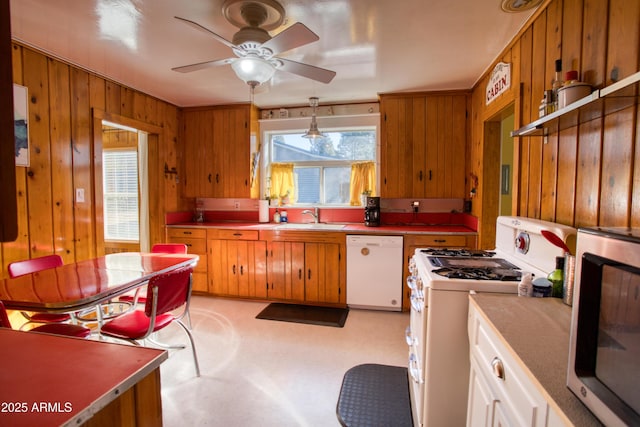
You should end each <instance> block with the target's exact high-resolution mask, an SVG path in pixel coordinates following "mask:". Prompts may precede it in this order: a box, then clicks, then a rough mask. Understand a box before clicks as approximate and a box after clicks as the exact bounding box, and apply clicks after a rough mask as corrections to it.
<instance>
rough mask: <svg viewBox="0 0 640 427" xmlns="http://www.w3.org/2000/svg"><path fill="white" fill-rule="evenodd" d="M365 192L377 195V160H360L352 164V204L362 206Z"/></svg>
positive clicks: (350, 189)
mask: <svg viewBox="0 0 640 427" xmlns="http://www.w3.org/2000/svg"><path fill="white" fill-rule="evenodd" d="M363 193H366V194H367V195H369V196H375V195H376V164H375V162H358V163H353V164H352V165H351V183H350V186H349V194H350V196H351V197H350V202H349V203H350V204H351V206H360V205H361V203H360V197H361V196H362V194H363Z"/></svg>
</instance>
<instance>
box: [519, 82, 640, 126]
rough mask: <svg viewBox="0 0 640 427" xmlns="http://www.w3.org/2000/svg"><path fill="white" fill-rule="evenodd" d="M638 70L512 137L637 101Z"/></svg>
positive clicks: (573, 123) (575, 121)
mask: <svg viewBox="0 0 640 427" xmlns="http://www.w3.org/2000/svg"><path fill="white" fill-rule="evenodd" d="M639 83H640V71H638V72H636V73H635V74H632V75H630V76H629V77H626V78H624V79H622V80H620V81H618V82H616V83H613V84H611V85H609V86H607V87H605V88H602V89H596V90H594V91H593V92H591V94H590V95H588V96H585V97H584V98H582V99H579V100H578V101H576V102H574V103H572V104H570V105H567V106H566V107H564V108H561V109H559V110H557V111H554V112H553V113H551V114H548V115H546V116H544V117H541V118H539V119H538V120H535V121H533V122H531V123H529V124H528V125H525V126H523V127H521V128H519V129H516V130H514V131H512V132H511V136H512V137H514V138H515V137H524V136H544V135H549V134H552V133H555V132H558V131H560V130H563V129H567V128H570V127H573V126H576V125H578V124H580V123H585V122H588V121H590V120H593V119H597V118H599V117H602V116H604V115H607V114H611V113H615V112H616V111H620V110H623V109H625V108H627V107H630V106H632V105H634V104H636V103H637V102H638V92H639V91H638V86H639Z"/></svg>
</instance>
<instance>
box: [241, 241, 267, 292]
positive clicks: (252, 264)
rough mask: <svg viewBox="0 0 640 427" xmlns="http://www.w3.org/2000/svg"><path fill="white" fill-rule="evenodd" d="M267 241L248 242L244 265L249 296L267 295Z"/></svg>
mask: <svg viewBox="0 0 640 427" xmlns="http://www.w3.org/2000/svg"><path fill="white" fill-rule="evenodd" d="M266 251H267V243H266V242H260V241H255V242H247V259H246V264H245V265H244V267H243V270H244V274H246V275H247V277H246V282H247V294H246V296H247V297H249V298H266V297H267V286H266V283H267V255H266Z"/></svg>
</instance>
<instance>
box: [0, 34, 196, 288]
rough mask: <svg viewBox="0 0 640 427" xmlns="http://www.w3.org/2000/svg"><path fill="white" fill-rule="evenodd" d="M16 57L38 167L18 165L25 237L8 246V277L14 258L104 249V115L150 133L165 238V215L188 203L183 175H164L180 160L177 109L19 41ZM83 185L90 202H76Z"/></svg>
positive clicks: (156, 237) (158, 231)
mask: <svg viewBox="0 0 640 427" xmlns="http://www.w3.org/2000/svg"><path fill="white" fill-rule="evenodd" d="M12 59H13V80H14V83H17V84H20V85H23V86H27V87H28V90H29V102H28V105H29V142H30V146H29V149H30V156H31V165H30V166H29V167H27V168H25V167H16V186H17V199H18V218H19V219H18V221H19V223H18V228H19V230H18V239H17V240H16V241H14V242H9V243H3V244H2V246H1V249H2V250H1V253H0V264H1V265H2V273H3V275H5V276H6V266H7V264H8V263H9V262H11V261H14V260H19V259H25V258H32V257H36V256H41V255H46V254H51V253H58V254H60V255H61V256H62V257H63V259H64V261H65V262H74V261H79V260H83V259H88V258H91V257H94V256H96V255H100V254H102V253H103V252H104V247H103V244H102V232H101V230H102V222H101V214H100V210H101V195H102V193H101V184H100V182H101V181H100V179H99V178H100V176H101V175H100V162H101V150H102V146H101V145H102V142H101V132H100V126H99V123H100V120H101V119H102V118H105V119H108V120H110V121H114V122H119V123H120V124H124V125H127V126H131V127H135V128H137V129H141V130H145V131H147V132H149V133H150V136H149V188H150V197H149V199H150V217H151V218H150V229H151V230H150V234H151V242H152V243H154V242H159V241H163V240H164V213H165V212H166V211H175V210H179V209H182V208H183V207H182V206H178V204H179V203H181V202H180V198H179V197H178V184H177V183H176V176H175V175H171V174H168V175H165V174H164V168H165V165H167V166H168V168H172V167H178V166H179V165H180V156H181V154H180V151H181V149H180V147H178V146H177V145H178V139H177V133H178V120H179V114H180V113H179V110H178V108H177V107H175V106H173V105H171V104H168V103H166V102H163V101H160V100H158V99H156V98H153V97H151V96H148V95H145V94H143V93H141V92H138V91H136V90H133V89H131V88H128V87H125V86H122V85H120V84H117V83H114V82H112V81H109V80H105V79H104V78H102V77H99V76H96V75H94V74H92V73H90V72H87V71H85V70H83V69H80V68H77V67H74V66H71V65H68V64H66V63H64V62H62V61H59V60H57V59H54V58H51V57H48V56H46V55H44V54H42V53H40V52H37V51H34V50H33V49H31V48H28V47H26V46H22V45H19V44H16V43H14V44H13V51H12ZM96 123H97V124H98V125H97V126H96ZM94 131H95V134H94ZM181 172H182V171H180V170H179V169H178V178H179V177H180V173H181ZM77 188H83V189H84V191H85V194H84V197H85V202H84V203H76V202H75V200H74V197H75V189H77Z"/></svg>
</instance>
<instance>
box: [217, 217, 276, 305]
mask: <svg viewBox="0 0 640 427" xmlns="http://www.w3.org/2000/svg"><path fill="white" fill-rule="evenodd" d="M207 238H208V241H207V248H208V252H209V255H208V260H209V272H208V273H209V293H211V294H213V295H220V296H232V297H241V298H263V299H264V298H266V297H267V289H266V283H267V262H266V247H267V244H266V242H264V241H260V240H258V232H257V231H249V232H242V231H237V230H225V229H212V230H208V231H207Z"/></svg>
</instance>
